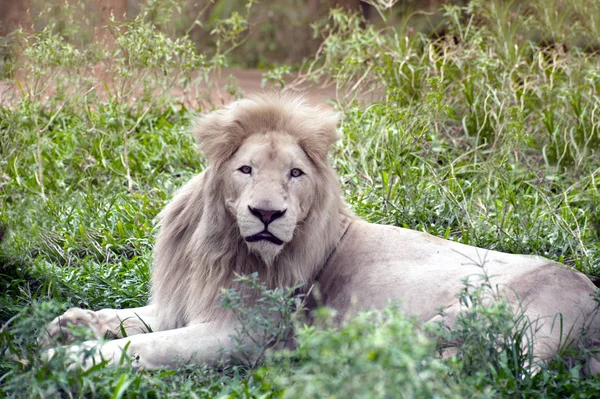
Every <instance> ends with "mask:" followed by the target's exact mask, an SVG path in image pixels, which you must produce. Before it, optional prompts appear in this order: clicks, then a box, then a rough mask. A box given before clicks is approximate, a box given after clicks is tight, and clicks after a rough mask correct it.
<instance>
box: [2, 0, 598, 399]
mask: <svg viewBox="0 0 600 399" xmlns="http://www.w3.org/2000/svg"><path fill="white" fill-rule="evenodd" d="M383 3H384V2H380V3H376V4H377V5H378V7H379V11H380V13H381V15H383V16H384V17H386V18H387V17H388V14H389V10H386V8H385V7H384V5H382V4H383ZM441 12H442V14H443V20H442V25H441V26H440V27H438V28H439V29H438V30H437V31H438V32H445V33H444V34H443V35H441V36H438V37H428V36H424V35H420V34H418V33H417V34H415V33H413V32H412V30H411V28H410V26H411V20H410V19H407V20H405V21H401V23H394V24H391V23H390V24H389V25H385V24H382V25H381V26H380V27H378V28H375V27H373V26H370V25H368V24H367V25H366V26H365V24H364V23H363V21H361V19H360V17H359V16H356V15H349V14H347V13H344V12H342V11H340V10H333V11H332V12H331V14H330V17H329V19H327V20H326V21H321V22H319V23H318V24H316V25H315V29H316V30H317V31H318V32H319V34H320V35H321V37H322V39H323V42H322V43H323V44H322V46H321V48H320V50H319V51H318V53H317V54H316V55H315V57H314V58H313V59H312V60H309V62H307V64H306V65H305V66H304V67H303V68H302V71H303V78H305V79H319V78H324V77H325V78H328V79H330V80H331V81H332V82H333V83H334V84H336V85H337V87H338V89H339V90H338V92H339V98H338V101H337V102H336V103H335V106H337V107H339V109H340V110H342V111H343V113H344V118H343V122H342V124H341V127H340V132H341V133H342V138H341V140H340V142H339V143H338V145H337V147H336V150H335V153H334V154H333V157H332V162H333V163H334V165H335V167H336V169H337V170H338V173H339V175H340V178H341V182H342V186H343V190H344V195H345V196H346V198H347V200H348V202H349V204H350V206H351V207H352V209H353V210H354V211H355V212H356V213H357V214H359V215H361V216H362V217H364V218H365V219H367V220H369V221H372V222H378V223H388V224H394V225H399V226H405V227H410V228H413V229H417V230H422V231H427V232H430V233H432V234H435V235H438V236H441V237H445V238H448V239H450V240H456V241H460V242H463V243H466V244H470V245H477V246H481V247H485V248H491V249H496V250H502V251H507V252H514V253H527V254H539V255H543V256H546V257H549V258H552V259H554V260H557V261H561V262H564V263H566V264H568V265H569V266H572V267H575V268H577V269H578V270H581V271H583V272H586V273H588V274H590V275H600V270H599V267H600V253H599V249H600V244H599V242H600V240H599V239H600V193H599V183H598V179H599V177H600V176H599V174H600V157H599V154H598V148H599V144H600V134H599V128H600V125H599V123H600V122H599V117H600V114H599V111H598V108H599V105H600V102H599V101H600V100H599V98H600V97H599V96H598V89H599V88H600V74H598V70H600V65H599V64H600V59H599V58H598V56H597V54H596V53H595V52H594V46H597V38H598V37H600V36H599V35H598V33H600V32H598V26H599V25H598V18H599V17H598V15H600V10H599V9H598V5H597V4H596V3H595V2H591V1H587V0H578V1H575V2H562V1H558V0H557V1H552V2H541V1H529V2H480V1H470V2H468V4H466V5H465V6H464V7H456V6H448V7H445V8H443V9H442V10H441ZM238 17H239V15H238ZM238 17H236V18H238ZM389 18H391V19H390V21H391V20H392V19H393V18H396V17H395V16H393V15H392V16H389ZM227 24H229V25H227ZM232 24H233V25H232ZM220 26H221V27H222V28H223V29H224V30H223V31H220V32H215V33H216V34H219V35H221V36H220V37H222V38H223V39H222V40H224V41H225V42H223V43H224V44H223V46H222V47H221V50H219V53H218V54H216V55H214V54H211V55H203V54H197V53H196V52H195V51H193V46H192V45H191V44H190V42H189V41H187V39H185V38H183V39H180V40H173V39H171V38H169V37H167V36H165V35H163V34H161V33H160V32H159V31H158V30H157V29H156V28H155V26H154V25H153V24H152V23H150V22H148V19H144V18H143V17H140V18H138V19H136V20H133V21H130V22H128V23H127V25H126V26H123V25H119V24H118V23H116V22H113V33H114V35H115V37H116V43H117V48H115V49H113V50H106V49H98V48H89V49H86V50H81V49H77V48H75V47H73V46H71V45H69V44H68V43H67V42H66V41H65V39H64V38H63V37H62V36H61V35H59V34H57V33H56V31H53V30H51V29H49V30H46V31H43V32H40V33H38V34H36V35H34V36H31V37H23V38H22V41H21V42H20V43H21V45H22V48H23V54H24V57H23V58H22V59H20V60H19V62H24V64H22V65H20V66H19V70H20V71H22V72H23V73H22V74H21V75H19V74H17V77H18V78H19V79H20V81H19V84H17V85H15V86H13V87H14V88H15V92H13V93H12V94H14V96H13V97H12V100H13V101H12V102H4V103H3V104H2V105H1V106H0V225H2V226H7V227H8V233H6V234H5V235H6V237H5V240H4V242H3V243H2V244H1V247H0V284H1V287H2V290H1V291H2V294H1V295H0V323H1V324H2V327H0V356H1V357H0V375H1V377H0V391H2V392H3V393H5V394H6V395H9V396H12V397H33V396H37V397H56V396H60V397H105V396H110V397H162V396H194V395H195V396H197V397H231V398H237V397H315V396H324V395H329V396H331V397H339V396H367V397H397V396H402V395H403V396H406V397H478V396H481V397H496V396H515V397H516V396H532V397H564V396H575V395H578V397H596V396H597V393H598V391H599V390H600V382H599V380H598V379H597V378H583V377H581V376H580V371H581V368H580V367H579V366H576V365H573V366H569V363H568V362H566V363H565V362H563V361H557V362H556V363H555V364H550V365H535V366H536V368H533V367H532V364H531V358H530V357H529V355H527V354H524V353H522V352H520V348H521V347H520V345H516V344H515V342H519V339H521V338H522V336H520V335H519V333H520V332H523V329H524V328H526V326H523V325H522V324H519V321H520V319H519V317H518V316H519V315H518V314H512V313H511V311H510V310H509V309H508V308H507V307H505V306H503V305H502V304H501V303H498V304H495V305H493V306H492V307H485V306H475V307H473V309H472V312H471V313H466V314H465V315H464V320H462V321H461V323H459V324H458V327H457V329H456V331H454V332H452V334H454V335H451V336H447V335H445V333H444V334H442V332H440V331H427V332H425V331H423V330H422V329H421V328H420V327H421V326H419V325H418V323H417V322H416V321H415V320H411V319H409V318H406V317H405V316H403V315H401V314H399V313H398V312H396V311H394V310H393V309H392V310H388V311H385V312H383V313H377V314H371V315H364V316H361V318H359V319H357V320H355V321H352V322H350V323H348V324H347V325H345V326H342V327H341V328H333V327H332V326H331V325H330V324H329V323H328V322H327V320H328V316H327V312H326V311H325V310H323V311H320V312H321V313H318V314H316V315H315V317H316V318H317V319H319V318H321V319H322V322H321V323H317V324H316V325H315V326H313V327H305V326H303V325H302V324H301V323H298V325H297V326H296V332H297V344H298V349H296V350H294V351H291V352H278V353H275V354H267V356H266V358H267V360H266V361H265V363H264V365H263V366H262V367H259V368H258V369H253V368H249V367H248V366H247V365H232V364H223V365H222V366H221V367H218V368H214V369H208V368H206V367H203V366H190V367H188V368H185V369H181V370H176V371H165V372H153V373H151V372H143V371H134V370H132V369H131V368H130V367H129V366H128V365H127V364H126V362H125V364H123V366H122V367H121V368H110V367H103V365H99V366H97V367H95V368H93V369H92V370H90V371H88V372H82V371H81V370H68V369H67V366H66V365H65V364H63V363H61V359H62V358H61V357H60V356H57V357H56V358H55V359H54V360H53V361H52V362H50V363H43V362H41V361H40V351H39V348H38V347H37V345H36V341H35V339H36V337H37V336H38V334H39V333H40V328H41V326H43V325H44V323H45V322H46V321H48V320H49V319H50V318H52V317H53V316H55V315H56V314H58V313H59V312H60V311H61V310H64V309H65V308H66V307H68V306H73V305H76V306H82V307H85V308H92V309H98V308H101V307H131V306H139V305H142V304H144V303H145V302H146V300H147V296H148V280H149V273H150V263H151V250H152V245H153V234H154V232H155V227H154V224H153V218H154V216H155V215H156V214H157V213H158V211H159V210H160V209H161V208H162V207H163V206H164V205H165V203H166V202H167V201H168V200H169V198H171V196H172V194H173V192H174V190H175V189H176V188H177V187H179V186H181V185H182V184H183V183H184V182H185V181H186V180H188V179H189V178H190V177H191V176H193V175H194V174H196V173H198V172H200V171H201V170H202V169H203V167H204V166H205V164H204V161H203V160H202V159H201V158H200V157H199V156H198V155H197V154H196V152H195V148H194V143H193V140H192V138H191V136H190V135H189V133H188V131H187V128H188V125H189V120H190V117H191V114H192V113H193V112H191V111H195V110H188V109H187V108H186V105H185V104H182V103H181V102H179V100H180V99H179V98H175V97H173V96H172V94H171V88H172V87H174V86H179V85H184V84H186V85H188V87H190V86H195V85H204V84H206V83H207V82H206V77H207V76H209V75H208V74H209V72H211V71H213V70H214V69H215V68H217V69H219V68H222V67H223V66H226V65H227V60H228V55H227V54H225V53H226V52H227V51H228V50H227V49H228V48H233V47H236V46H237V44H238V40H242V39H240V37H242V36H239V35H243V34H244V32H245V30H244V27H245V26H247V25H246V22H245V21H244V20H243V18H242V19H235V18H234V19H229V20H228V22H224V24H223V25H220ZM234 33H235V34H236V35H238V36H235V35H234V36H228V35H233V34H234ZM228 46H231V47H228ZM232 52H235V50H232ZM213 57H217V58H213ZM90 65H96V66H98V65H100V66H101V67H102V68H104V70H106V71H108V73H107V74H99V75H94V74H92V75H90V74H87V73H84V71H86V70H89V69H88V68H89V66H90ZM287 70H288V69H287V68H286V67H285V66H282V67H280V68H278V69H276V70H275V71H274V72H272V73H271V74H269V75H266V78H267V79H272V80H275V81H277V83H279V84H282V83H283V82H284V80H283V79H281V74H282V72H284V71H287ZM193 71H200V72H199V73H192V72H193ZM200 87H203V86H200ZM92 88H94V89H95V90H90V89H92ZM48 90H49V91H48ZM199 92H201V91H199ZM47 93H50V94H51V95H50V96H47ZM369 93H370V94H369ZM369 95H372V96H373V98H375V99H376V100H375V101H373V102H365V101H364V99H365V98H366V97H368V96H369ZM6 98H7V97H6V95H5V99H6ZM206 104H208V103H206ZM209 106H210V105H209ZM488 288H489V287H488ZM483 289H484V290H485V289H487V288H486V287H483ZM480 292H481V291H478V290H475V291H466V292H464V293H463V295H471V296H472V297H473V299H474V301H472V303H475V304H477V303H478V302H477V300H476V299H477V295H479V293H480ZM287 294H289V292H288V293H287ZM287 294H286V291H281V292H265V296H266V297H267V298H276V297H277V295H280V296H281V298H282V300H283V301H284V302H282V303H287V302H285V299H286V298H288V296H286V295H287ZM459 294H461V293H457V295H459ZM229 295H230V297H229V298H230V300H231V298H233V299H235V298H238V297H236V296H235V293H229ZM238 299H239V298H238ZM244 311H245V312H246V313H245V315H246V316H252V315H254V313H252V312H253V311H252V310H244ZM259 313H260V312H259ZM252 317H254V316H252ZM261 323H268V321H264V320H263V321H261ZM261 326H262V327H261V328H263V330H261V331H264V329H265V328H266V327H264V326H265V325H264V324H261ZM440 334H441V335H440ZM490 337H492V338H490ZM444 339H452V340H455V341H459V342H463V345H462V346H460V347H459V350H458V354H457V356H455V357H452V358H450V359H440V358H438V357H436V355H435V354H436V348H437V346H438V345H440V343H443V342H444ZM492 343H496V344H498V343H500V346H498V345H496V346H492ZM498 348H499V349H498ZM572 355H573V354H571V353H561V354H560V356H561V359H557V360H566V359H568V358H569V356H572ZM577 355H578V356H585V355H586V354H585V353H579V354H577ZM490 356H492V357H490ZM252 366H255V365H254V364H252ZM532 370H539V371H538V372H537V373H532Z"/></svg>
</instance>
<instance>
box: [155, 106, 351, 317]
mask: <svg viewBox="0 0 600 399" xmlns="http://www.w3.org/2000/svg"><path fill="white" fill-rule="evenodd" d="M337 121H338V117H337V114H335V113H334V112H331V111H328V110H323V109H320V108H316V107H312V106H309V105H307V104H306V103H305V102H304V101H303V100H302V98H300V97H297V96H293V95H285V94H265V95H260V96H255V97H251V98H248V99H243V100H240V101H237V102H234V103H232V104H230V105H229V106H227V107H225V108H223V109H221V110H219V111H215V112H212V113H209V114H206V115H204V116H202V117H200V118H199V119H198V120H197V121H196V123H195V124H194V128H193V131H194V134H195V136H196V139H197V141H198V146H199V149H200V151H201V152H202V153H203V154H204V155H205V156H206V158H207V159H208V168H207V169H206V170H205V171H204V172H203V173H202V174H201V175H199V176H197V177H196V178H194V179H193V180H192V181H190V182H189V183H188V184H187V185H186V186H184V187H183V188H182V189H181V190H180V191H179V192H178V194H177V195H176V196H175V198H174V199H173V201H172V202H171V203H170V204H169V205H168V206H167V207H166V208H165V210H164V211H163V212H162V213H161V220H162V227H161V231H160V234H159V237H158V239H157V245H156V253H155V264H154V271H153V287H152V291H153V293H152V296H153V300H154V301H155V302H160V306H159V308H164V309H169V310H165V313H164V314H165V316H163V317H161V319H163V321H164V322H165V323H166V324H167V325H169V326H173V327H174V326H180V325H184V324H186V323H187V322H190V321H192V320H195V319H197V318H200V319H202V320H206V319H210V318H213V317H214V316H215V310H214V305H215V304H216V302H215V301H217V297H218V290H219V289H221V288H223V287H227V286H230V282H231V280H232V278H233V276H234V274H235V273H242V274H247V273H251V272H258V273H259V275H260V276H261V278H262V279H263V280H264V281H266V282H267V283H268V284H269V285H270V286H272V287H277V286H278V287H281V286H291V285H296V284H299V283H307V282H310V281H311V279H312V278H314V275H315V274H316V273H317V272H318V270H319V269H320V268H321V267H322V266H323V264H324V263H325V262H326V259H327V257H328V256H329V255H330V254H331V251H332V250H333V248H334V247H335V245H336V243H337V241H338V240H339V235H340V232H341V231H342V228H341V226H342V224H343V223H344V220H345V219H346V217H347V216H348V215H347V213H346V210H345V206H344V204H343V201H342V199H341V196H340V193H339V187H338V182H337V177H336V175H335V172H334V171H333V169H332V168H331V166H330V165H329V163H328V160H327V156H328V151H329V148H330V146H331V144H332V143H333V142H334V141H335V139H336V138H337V134H336V124H337ZM169 312H170V314H171V315H170V316H167V315H168V314H169ZM161 313H162V312H161ZM173 313H175V314H177V317H176V320H175V321H173V320H167V319H168V318H172V317H173V316H172V314H173Z"/></svg>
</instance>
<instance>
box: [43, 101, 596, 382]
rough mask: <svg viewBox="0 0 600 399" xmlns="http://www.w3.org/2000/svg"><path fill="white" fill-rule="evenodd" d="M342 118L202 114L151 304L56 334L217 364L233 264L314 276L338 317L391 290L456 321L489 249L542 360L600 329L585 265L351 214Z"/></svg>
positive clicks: (423, 313) (165, 363) (169, 216)
mask: <svg viewBox="0 0 600 399" xmlns="http://www.w3.org/2000/svg"><path fill="white" fill-rule="evenodd" d="M337 120H338V119H337V115H336V114H335V113H333V112H331V111H327V110H323V109H319V108H314V107H312V106H309V105H307V104H306V103H305V102H304V101H303V100H302V99H301V98H299V97H297V96H293V95H286V94H265V95H260V96H255V97H252V98H249V99H244V100H241V101H236V102H234V103H232V104H231V105H229V106H227V107H226V108H224V109H221V110H218V111H215V112H212V113H210V114H207V115H205V116H203V117H201V118H199V120H198V121H197V123H196V124H195V127H194V133H195V135H196V138H197V140H198V144H199V147H200V150H201V152H202V153H203V154H204V155H205V156H206V157H207V158H208V161H209V167H208V168H207V169H206V170H205V171H204V172H203V173H201V174H200V175H198V176H196V177H195V178H193V179H192V180H191V181H190V182H188V183H187V184H186V185H185V186H184V187H182V188H181V189H180V191H179V192H178V193H177V194H176V196H175V198H174V199H173V200H172V201H171V203H170V204H169V205H168V206H167V207H166V208H165V209H164V210H163V211H162V213H161V214H160V216H159V218H160V221H161V230H160V233H159V235H158V238H157V242H156V248H155V254H154V268H153V273H152V290H151V300H150V305H148V306H145V307H142V308H136V309H126V310H115V309H103V310H99V311H96V312H94V311H89V310H82V309H79V308H72V309H69V310H68V311H67V312H66V313H65V314H63V315H62V316H60V317H58V318H56V319H55V320H54V321H53V322H52V323H50V325H49V326H48V332H49V335H50V336H51V337H57V336H59V335H61V334H62V333H64V330H68V327H69V325H71V324H73V325H83V326H88V327H89V328H90V329H92V330H93V331H94V333H95V335H96V336H97V337H98V338H101V337H105V336H107V335H111V336H114V337H117V338H118V339H114V340H111V341H106V342H102V341H87V342H85V343H84V344H83V346H84V347H92V346H97V347H98V349H99V351H98V355H97V356H96V359H95V360H99V359H100V356H102V357H103V358H104V359H108V360H109V361H110V362H112V363H117V362H118V361H119V359H120V357H121V355H122V351H123V350H125V351H126V352H127V354H129V355H131V356H132V357H133V358H134V359H137V360H136V364H137V365H138V366H140V367H143V368H146V369H153V368H159V367H176V366H177V365H180V364H182V363H183V362H190V361H191V362H214V361H215V360H216V359H217V357H218V356H219V355H220V353H222V352H221V350H220V349H221V348H225V350H227V349H230V350H231V349H232V348H233V346H234V345H233V342H232V338H231V337H232V335H233V333H234V331H235V328H236V324H235V320H234V317H232V314H231V313H230V312H228V311H227V310H225V309H223V308H221V307H219V306H218V305H219V292H220V290H221V289H223V288H230V287H233V286H234V284H235V283H234V282H233V280H234V278H235V275H236V274H249V273H252V272H257V273H258V275H259V276H260V278H261V280H262V281H264V282H265V283H266V284H267V285H268V286H269V287H271V288H275V287H284V286H295V285H298V284H304V286H305V287H309V286H312V285H315V286H317V287H318V289H319V292H320V294H321V301H322V304H324V305H326V306H328V307H331V308H333V309H335V310H336V311H337V314H338V315H340V316H341V317H340V319H343V318H344V317H349V316H350V315H351V314H355V313H356V312H359V311H367V310H371V309H380V308H383V307H385V306H388V305H389V303H390V300H391V301H396V302H398V303H399V306H400V307H401V309H403V310H404V311H406V312H407V313H409V314H414V315H416V316H418V317H419V318H420V319H421V320H423V321H434V320H440V319H441V318H442V316H441V315H440V313H439V309H440V308H443V309H444V315H445V316H444V317H445V318H446V320H447V321H448V323H449V324H452V321H453V320H454V319H455V318H456V316H457V315H458V314H459V312H460V311H461V306H460V304H459V300H458V299H457V294H458V293H459V292H460V291H461V289H462V288H463V286H464V285H463V284H464V283H463V280H464V279H465V278H467V277H471V278H476V277H477V276H480V275H481V274H482V270H481V267H480V266H481V265H478V264H477V263H479V261H478V260H480V259H482V258H484V257H485V259H486V261H485V267H486V270H487V273H488V274H489V275H491V276H494V277H493V282H494V284H497V285H498V287H499V290H500V292H501V293H504V295H505V296H506V298H507V299H508V300H511V301H515V302H516V301H518V302H519V303H521V304H523V306H524V307H525V309H526V310H525V313H526V315H527V316H528V317H529V319H530V320H531V321H532V322H533V323H534V324H535V328H533V329H532V330H534V331H535V353H536V355H537V356H538V357H539V359H542V360H544V359H550V358H552V357H553V355H554V354H555V353H556V351H557V349H558V348H559V345H561V344H562V343H563V342H561V341H564V337H565V335H566V334H567V333H569V334H570V336H569V339H570V340H573V342H575V341H577V340H579V339H580V338H581V334H582V331H583V330H585V329H588V327H589V328H591V329H592V330H594V331H596V330H597V327H598V326H597V324H598V323H597V321H592V319H593V318H592V317H590V316H591V315H593V314H594V311H595V302H594V301H593V300H592V295H593V294H594V293H595V291H596V287H595V286H594V285H593V284H592V282H591V281H590V280H589V279H588V278H586V277H585V276H584V275H583V274H581V273H578V272H576V271H572V270H569V269H567V268H565V267H564V266H561V265H559V264H557V263H554V262H552V261H550V260H548V259H545V258H542V257H538V256H523V255H512V254H506V253H501V252H496V251H488V250H484V249H478V248H475V247H471V246H467V245H463V244H459V243H456V242H452V241H448V240H444V239H441V238H438V237H434V236H431V235H429V234H426V233H422V232H417V231H413V230H407V229H403V228H398V227H393V226H383V225H377V224H371V223H367V222H365V221H362V220H360V219H359V218H358V217H356V216H354V215H352V214H351V213H350V212H349V211H348V210H347V209H346V205H345V203H344V201H343V199H342V197H341V194H340V190H339V184H338V180H337V177H336V174H335V172H334V170H333V168H332V167H331V166H330V164H329V162H328V160H327V156H328V151H329V148H330V146H331V145H332V143H333V142H334V141H335V140H336V138H337V134H336V124H337ZM559 314H560V315H562V328H559V327H558V326H557V325H558V323H555V317H556V316H557V315H559ZM148 327H150V328H151V329H152V332H151V333H147V332H148V331H147V330H148ZM121 328H124V329H125V331H126V333H127V334H126V335H127V336H126V337H125V338H123V337H121V332H120V329H121ZM61 331H62V332H61ZM119 337H121V338H119ZM590 339H592V340H597V339H598V336H597V333H596V332H594V333H593V334H591V336H590ZM70 349H71V350H72V351H73V353H75V352H76V351H77V350H78V349H80V345H79V346H75V345H74V346H71V347H70ZM592 363H594V364H592V365H591V366H590V367H592V369H593V370H592V372H598V369H597V364H596V363H595V362H592Z"/></svg>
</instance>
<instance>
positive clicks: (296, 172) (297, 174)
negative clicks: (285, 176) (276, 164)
mask: <svg viewBox="0 0 600 399" xmlns="http://www.w3.org/2000/svg"><path fill="white" fill-rule="evenodd" d="M303 174H304V172H303V171H301V170H300V169H298V168H294V169H292V170H291V172H290V175H291V176H292V177H300V176H302V175H303Z"/></svg>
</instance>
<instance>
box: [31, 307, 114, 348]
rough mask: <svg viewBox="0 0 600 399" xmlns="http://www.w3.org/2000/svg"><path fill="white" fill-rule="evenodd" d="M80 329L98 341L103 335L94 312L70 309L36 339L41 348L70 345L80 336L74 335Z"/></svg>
mask: <svg viewBox="0 0 600 399" xmlns="http://www.w3.org/2000/svg"><path fill="white" fill-rule="evenodd" d="M81 329H88V330H89V331H91V332H92V334H93V337H95V338H98V339H99V338H102V337H103V335H104V331H103V330H104V329H103V326H102V323H101V322H100V319H99V318H98V316H97V315H96V312H93V311H91V310H85V309H80V308H71V309H69V310H67V311H66V312H65V313H63V314H62V315H61V316H58V317H57V318H55V319H54V320H52V321H51V322H50V323H48V325H46V331H45V333H43V334H42V336H41V337H40V338H39V339H38V343H39V344H40V345H42V346H52V345H56V344H57V343H59V344H65V343H70V342H73V341H74V340H75V338H76V337H77V336H78V335H79V336H80V335H81V334H76V331H77V330H79V331H81ZM88 338H89V337H88Z"/></svg>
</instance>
